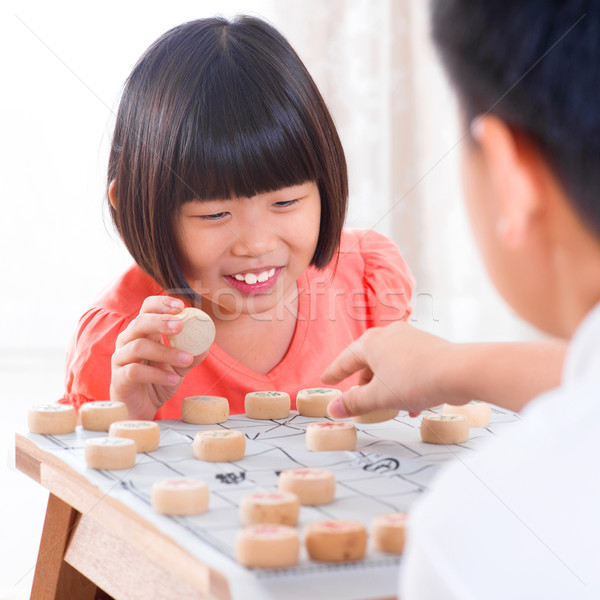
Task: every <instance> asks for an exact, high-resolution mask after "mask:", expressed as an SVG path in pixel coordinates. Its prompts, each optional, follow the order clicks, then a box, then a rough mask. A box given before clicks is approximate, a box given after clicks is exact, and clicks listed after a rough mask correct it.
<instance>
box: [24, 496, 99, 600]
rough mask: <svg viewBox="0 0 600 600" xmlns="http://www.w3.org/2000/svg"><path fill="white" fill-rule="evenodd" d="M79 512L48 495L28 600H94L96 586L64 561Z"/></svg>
mask: <svg viewBox="0 0 600 600" xmlns="http://www.w3.org/2000/svg"><path fill="white" fill-rule="evenodd" d="M78 520H79V513H78V512H77V511H76V510H75V509H74V508H73V507H71V506H69V505H68V504H66V503H65V502H63V501H62V500H61V499H60V498H58V497H57V496H54V495H53V494H50V496H49V498H48V508H47V509H46V519H45V520H44V529H43V530H42V540H41V542H40V551H39V553H38V560H37V563H36V568H35V575H34V578H33V586H32V589H31V600H74V599H75V598H77V600H94V597H95V595H96V590H97V588H96V585H95V584H94V583H92V582H91V581H90V580H89V579H87V577H85V576H84V575H82V574H81V573H80V572H79V571H77V570H76V569H74V568H73V567H72V566H71V565H69V564H68V563H66V562H65V561H64V560H63V557H64V555H65V551H66V549H67V546H68V543H69V539H70V537H71V533H72V532H73V531H74V529H75V528H76V527H77V522H78Z"/></svg>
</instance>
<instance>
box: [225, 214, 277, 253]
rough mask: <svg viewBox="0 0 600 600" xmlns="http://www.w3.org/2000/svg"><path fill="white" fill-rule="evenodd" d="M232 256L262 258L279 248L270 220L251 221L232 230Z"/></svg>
mask: <svg viewBox="0 0 600 600" xmlns="http://www.w3.org/2000/svg"><path fill="white" fill-rule="evenodd" d="M232 233H233V244H232V248H231V252H232V254H234V255H235V256H249V257H254V258H256V257H260V256H265V255H266V254H269V252H272V251H273V250H275V248H276V247H277V236H276V232H275V231H274V230H273V228H272V227H271V225H270V224H269V222H268V219H256V220H254V219H253V220H251V221H249V222H247V223H245V224H244V225H243V227H236V228H235V229H232Z"/></svg>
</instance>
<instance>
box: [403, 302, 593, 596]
mask: <svg viewBox="0 0 600 600" xmlns="http://www.w3.org/2000/svg"><path fill="white" fill-rule="evenodd" d="M409 527H410V529H409V534H408V536H409V537H408V547H407V551H406V553H405V555H404V558H403V563H402V569H401V573H400V598H401V600H422V599H428V600H445V599H453V600H454V599H456V600H459V599H460V600H469V599H477V600H493V599H495V598H498V599H502V600H509V599H510V600H514V599H516V598H527V599H528V600H529V599H532V600H533V599H537V598H540V599H543V600H553V599H556V600H559V599H560V600H576V599H579V598H581V599H588V598H589V599H591V598H594V599H596V600H597V599H600V304H598V305H597V306H596V307H595V308H594V309H593V310H592V311H591V312H590V313H589V314H588V316H587V317H586V318H585V319H584V321H583V322H582V323H581V325H580V326H579V328H578V329H577V332H576V333H575V336H574V337H573V340H572V342H571V344H570V347H569V350H568V352H567V357H566V359H565V366H564V370H563V377H562V383H561V385H560V387H559V388H557V389H556V390H553V391H551V392H548V393H545V394H543V395H541V396H539V397H538V398H536V399H535V400H533V401H532V402H531V403H530V404H529V405H528V406H527V408H526V409H525V410H524V411H523V413H522V420H521V422H520V423H519V424H518V425H517V426H515V427H514V428H513V429H512V430H511V431H510V432H508V433H507V435H504V436H502V437H500V438H495V439H494V440H492V441H491V442H490V444H488V445H487V446H486V447H485V449H484V450H483V451H482V452H480V453H478V454H477V455H476V456H475V457H474V458H473V459H472V460H470V461H466V460H464V459H462V460H460V461H457V462H455V463H453V464H452V465H450V466H449V467H448V468H447V469H445V470H444V471H442V473H441V474H440V476H439V478H438V479H436V480H435V481H434V483H433V485H432V490H431V492H430V493H429V494H428V495H427V496H426V497H425V498H424V499H423V501H422V502H420V503H419V504H418V505H417V507H416V508H415V510H414V512H413V513H411V516H410V524H409Z"/></svg>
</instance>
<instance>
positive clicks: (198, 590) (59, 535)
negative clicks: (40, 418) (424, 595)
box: [15, 434, 230, 600]
mask: <svg viewBox="0 0 600 600" xmlns="http://www.w3.org/2000/svg"><path fill="white" fill-rule="evenodd" d="M15 462H16V467H17V468H18V469H19V470H20V471H22V472H23V473H25V474H26V475H28V476H29V477H31V478H32V479H33V480H35V481H37V482H38V483H40V484H41V485H43V486H44V487H45V488H47V489H48V490H49V492H50V496H49V499H48V508H47V510H46V519H45V521H44V529H43V531H42V539H41V542H40V550H39V554H38V561H37V566H36V570H35V576H34V580H33V587H32V591H31V598H32V599H33V600H46V599H48V600H49V599H56V600H93V599H94V597H95V595H96V591H97V588H101V589H102V590H104V591H105V592H107V593H108V594H110V595H111V596H113V597H114V598H115V599H118V600H120V599H123V600H137V599H140V600H141V599H144V600H148V599H149V598H153V599H158V598H174V599H175V598H176V599H178V600H187V599H192V598H194V599H198V598H211V599H218V600H226V599H229V598H230V593H229V586H228V583H227V579H226V577H225V576H223V575H222V574H221V573H219V572H217V571H215V570H213V569H210V568H209V567H208V566H206V565H204V564H202V563H201V562H200V561H199V560H198V559H196V558H195V557H193V556H191V555H190V554H189V553H188V552H186V551H185V550H183V549H182V548H181V547H179V546H178V545H177V544H176V543H175V542H174V541H173V540H172V539H170V538H169V537H167V536H166V535H164V534H163V533H161V532H159V531H158V530H157V529H156V528H155V527H154V526H153V525H152V524H151V523H148V522H147V521H146V520H145V519H143V518H142V517H140V516H139V515H137V514H136V513H135V512H133V511H132V510H130V509H129V508H127V507H126V506H124V505H123V504H122V503H121V502H119V501H117V500H115V499H113V498H110V497H108V496H106V495H105V494H103V493H102V492H101V491H100V490H99V489H98V488H97V487H95V486H94V485H92V484H91V483H90V482H89V481H88V480H87V479H86V478H85V477H84V476H83V475H81V474H79V473H77V472H75V471H74V470H73V469H72V468H71V467H69V466H68V465H66V464H65V463H64V462H62V461H61V460H60V459H58V458H56V457H55V456H53V455H52V454H50V453H48V452H45V451H43V450H41V449H40V448H39V447H38V446H36V445H35V444H34V443H33V442H32V441H31V440H28V439H27V438H25V437H23V436H21V435H19V434H17V435H16V445H15Z"/></svg>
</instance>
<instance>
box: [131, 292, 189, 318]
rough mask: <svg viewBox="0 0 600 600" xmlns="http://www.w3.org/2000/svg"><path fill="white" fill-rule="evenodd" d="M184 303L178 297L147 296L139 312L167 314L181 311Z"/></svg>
mask: <svg viewBox="0 0 600 600" xmlns="http://www.w3.org/2000/svg"><path fill="white" fill-rule="evenodd" d="M183 307H184V304H183V302H182V301H181V300H180V299H179V298H173V297H172V296H148V298H146V299H145V300H144V303H143V304H142V308H140V314H143V313H157V314H169V315H173V314H175V313H178V312H181V311H182V310H183Z"/></svg>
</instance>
